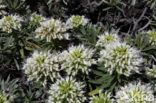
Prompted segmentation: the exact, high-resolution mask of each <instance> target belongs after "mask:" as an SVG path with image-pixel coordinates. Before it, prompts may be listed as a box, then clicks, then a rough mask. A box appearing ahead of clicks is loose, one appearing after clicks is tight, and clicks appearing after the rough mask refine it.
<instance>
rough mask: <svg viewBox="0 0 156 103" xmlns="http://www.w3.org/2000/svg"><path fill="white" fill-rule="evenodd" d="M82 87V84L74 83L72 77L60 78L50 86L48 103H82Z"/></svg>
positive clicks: (83, 98)
mask: <svg viewBox="0 0 156 103" xmlns="http://www.w3.org/2000/svg"><path fill="white" fill-rule="evenodd" d="M84 87H85V85H84V84H83V83H82V82H76V80H75V79H73V78H72V77H66V78H65V79H63V78H61V80H57V81H56V83H55V84H52V85H51V88H50V90H49V94H50V95H49V98H48V103H84V102H85V100H86V97H85V96H84V93H85V91H83V89H84Z"/></svg>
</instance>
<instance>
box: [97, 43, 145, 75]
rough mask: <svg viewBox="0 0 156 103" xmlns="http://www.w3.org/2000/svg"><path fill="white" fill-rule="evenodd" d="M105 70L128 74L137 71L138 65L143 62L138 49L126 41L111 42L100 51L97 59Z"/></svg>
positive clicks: (111, 72)
mask: <svg viewBox="0 0 156 103" xmlns="http://www.w3.org/2000/svg"><path fill="white" fill-rule="evenodd" d="M98 61H99V62H100V63H102V65H103V66H104V68H105V69H106V71H107V72H109V73H110V74H113V72H117V73H118V74H123V75H126V76H129V75H130V74H131V72H139V71H138V69H139V68H138V66H139V65H140V64H141V63H142V62H143V59H142V57H141V56H140V55H139V51H138V50H136V49H135V48H132V47H130V46H129V45H127V44H126V43H124V42H123V43H120V42H113V43H110V44H108V45H106V46H105V49H103V50H101V51H100V58H99V59H98Z"/></svg>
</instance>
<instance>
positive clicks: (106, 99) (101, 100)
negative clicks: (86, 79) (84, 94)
mask: <svg viewBox="0 0 156 103" xmlns="http://www.w3.org/2000/svg"><path fill="white" fill-rule="evenodd" d="M111 97H112V96H111V94H110V93H107V92H105V93H101V92H100V93H99V95H98V96H93V97H91V98H90V99H91V101H90V103H113V101H114V100H113V99H111Z"/></svg>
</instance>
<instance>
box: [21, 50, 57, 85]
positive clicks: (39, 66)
mask: <svg viewBox="0 0 156 103" xmlns="http://www.w3.org/2000/svg"><path fill="white" fill-rule="evenodd" d="M58 62H59V60H58V55H57V54H52V53H50V51H34V53H33V54H32V56H31V57H29V58H27V59H26V61H25V63H24V66H23V70H24V71H25V74H27V75H28V80H29V81H35V82H39V83H41V84H43V86H46V84H47V81H48V80H51V81H52V82H53V81H54V80H55V79H57V78H60V75H59V64H58Z"/></svg>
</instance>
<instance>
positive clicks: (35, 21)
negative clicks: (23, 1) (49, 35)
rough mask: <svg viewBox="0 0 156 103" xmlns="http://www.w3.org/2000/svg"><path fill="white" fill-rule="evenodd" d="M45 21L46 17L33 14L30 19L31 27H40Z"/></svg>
mask: <svg viewBox="0 0 156 103" xmlns="http://www.w3.org/2000/svg"><path fill="white" fill-rule="evenodd" d="M44 20H46V18H45V17H44V16H42V15H39V14H36V13H33V14H32V15H31V17H30V22H29V24H30V25H31V26H36V27H39V26H40V25H41V22H43V21H44Z"/></svg>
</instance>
